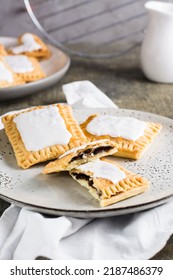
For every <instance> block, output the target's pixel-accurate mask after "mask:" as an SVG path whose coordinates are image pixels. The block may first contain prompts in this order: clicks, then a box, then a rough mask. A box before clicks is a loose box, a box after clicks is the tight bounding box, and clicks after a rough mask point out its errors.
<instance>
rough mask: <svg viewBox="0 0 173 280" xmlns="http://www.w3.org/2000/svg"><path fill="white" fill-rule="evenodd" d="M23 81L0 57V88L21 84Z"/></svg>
mask: <svg viewBox="0 0 173 280" xmlns="http://www.w3.org/2000/svg"><path fill="white" fill-rule="evenodd" d="M24 83H25V82H24V81H23V80H22V79H21V78H20V77H18V76H17V75H16V74H15V73H14V71H13V70H12V69H11V68H10V67H9V65H8V64H7V63H6V62H5V61H4V59H3V57H2V56H1V57H0V88H5V87H13V86H18V85H22V84H24Z"/></svg>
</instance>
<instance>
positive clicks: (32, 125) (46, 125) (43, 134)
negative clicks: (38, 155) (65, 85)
mask: <svg viewBox="0 0 173 280" xmlns="http://www.w3.org/2000/svg"><path fill="white" fill-rule="evenodd" d="M13 121H14V122H15V124H16V126H17V129H18V131H19V132H20V135H21V138H22V140H23V143H24V145H25V148H26V150H28V151H38V150H41V149H43V148H46V147H50V146H52V145H67V144H68V143H69V140H70V138H71V136H72V135H71V133H70V132H69V131H68V130H67V128H66V125H65V122H64V120H63V118H62V117H61V115H60V113H59V110H58V108H57V107H56V106H47V107H45V108H42V109H38V110H33V111H30V112H24V113H22V114H20V115H18V116H16V117H15V118H14V120H13Z"/></svg>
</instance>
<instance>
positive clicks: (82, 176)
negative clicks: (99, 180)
mask: <svg viewBox="0 0 173 280" xmlns="http://www.w3.org/2000/svg"><path fill="white" fill-rule="evenodd" d="M72 175H73V176H74V177H75V178H76V180H86V181H88V185H89V186H90V187H93V180H92V179H91V178H90V176H88V175H86V174H83V173H72Z"/></svg>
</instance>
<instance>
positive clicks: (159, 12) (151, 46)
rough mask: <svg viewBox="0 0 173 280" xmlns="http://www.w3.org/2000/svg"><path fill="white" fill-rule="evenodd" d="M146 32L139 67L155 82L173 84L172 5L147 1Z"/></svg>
mask: <svg viewBox="0 0 173 280" xmlns="http://www.w3.org/2000/svg"><path fill="white" fill-rule="evenodd" d="M145 8H146V9H147V10H148V13H149V21H148V27H147V31H146V34H145V37H144V40H143V43H142V47H141V67H142V70H143V72H144V74H145V76H146V77H147V78H148V79H150V80H152V81H155V82H161V83H173V3H168V2H158V1H149V2H147V3H145Z"/></svg>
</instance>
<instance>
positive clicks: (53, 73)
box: [0, 37, 70, 101]
mask: <svg viewBox="0 0 173 280" xmlns="http://www.w3.org/2000/svg"><path fill="white" fill-rule="evenodd" d="M0 44H3V45H4V46H5V47H7V48H9V47H10V46H14V45H16V44H17V39H15V38H11V37H0ZM49 48H50V51H51V56H50V57H49V58H48V59H45V60H42V61H40V64H41V67H42V69H43V71H44V72H45V74H46V78H44V79H41V80H38V81H35V82H31V83H27V84H24V85H21V86H20V85H19V86H15V87H8V88H0V101H4V100H9V99H14V98H20V97H23V96H26V95H28V94H34V93H35V92H36V91H39V90H44V89H46V88H48V87H50V86H52V85H53V84H55V83H57V82H58V81H59V80H60V79H61V78H62V77H63V76H64V75H65V73H66V72H67V70H68V68H69V66H70V58H69V56H68V55H67V54H65V53H64V52H63V51H61V50H59V49H58V48H55V47H53V46H51V45H49Z"/></svg>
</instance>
